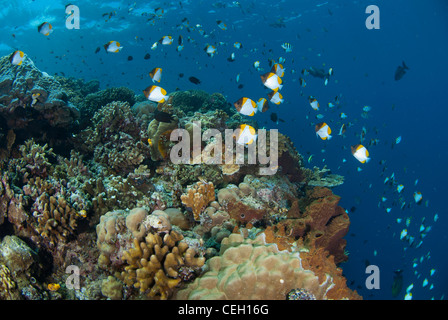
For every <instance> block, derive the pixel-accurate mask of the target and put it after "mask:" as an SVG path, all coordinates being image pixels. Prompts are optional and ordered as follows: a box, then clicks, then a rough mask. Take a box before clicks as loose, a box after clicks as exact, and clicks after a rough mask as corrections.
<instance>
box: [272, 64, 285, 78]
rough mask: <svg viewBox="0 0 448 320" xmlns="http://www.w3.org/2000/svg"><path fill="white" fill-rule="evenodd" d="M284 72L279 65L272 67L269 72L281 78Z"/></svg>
mask: <svg viewBox="0 0 448 320" xmlns="http://www.w3.org/2000/svg"><path fill="white" fill-rule="evenodd" d="M285 70H286V69H285V68H283V66H282V65H281V64H280V63H276V64H274V65H273V66H272V69H271V72H272V73H275V74H276V75H278V76H279V77H280V78H282V77H283V76H284V75H285Z"/></svg>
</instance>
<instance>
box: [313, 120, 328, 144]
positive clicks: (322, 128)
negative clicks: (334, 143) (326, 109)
mask: <svg viewBox="0 0 448 320" xmlns="http://www.w3.org/2000/svg"><path fill="white" fill-rule="evenodd" d="M315 130H316V135H317V136H319V137H320V138H321V139H322V140H327V139H328V140H330V139H331V137H332V136H331V129H330V127H329V126H328V124H326V123H325V122H321V123H318V124H316V127H315Z"/></svg>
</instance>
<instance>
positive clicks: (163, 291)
mask: <svg viewBox="0 0 448 320" xmlns="http://www.w3.org/2000/svg"><path fill="white" fill-rule="evenodd" d="M0 70H2V75H1V76H0V123H1V124H2V126H0V138H1V139H2V140H1V143H0V169H1V173H0V228H1V229H0V231H1V232H2V233H1V234H2V239H0V240H1V242H0V299H111V300H119V299H173V298H182V299H186V298H188V299H259V298H262V299H287V298H288V299H295V300H301V299H302V300H303V299H312V298H315V299H358V298H360V297H359V296H358V295H357V294H356V292H353V291H351V290H350V289H349V288H348V287H347V285H346V280H345V278H344V277H343V275H342V269H341V268H340V267H339V266H338V264H339V263H341V262H343V261H345V260H346V259H347V256H346V254H345V252H344V248H345V245H346V241H345V240H344V239H343V237H344V236H345V234H346V233H347V231H348V228H349V224H350V221H349V217H348V214H347V213H346V212H345V210H344V209H343V208H341V207H340V206H339V205H338V204H339V200H340V198H339V197H338V196H336V195H334V194H333V193H332V191H331V190H330V189H329V188H332V187H334V186H336V185H339V184H341V183H342V182H343V177H341V176H338V175H333V174H331V173H330V171H329V170H328V169H327V168H326V167H324V168H322V169H319V168H314V169H313V170H310V169H307V168H305V167H304V161H303V159H302V157H301V155H300V154H299V153H298V151H297V150H296V148H295V147H294V145H293V143H292V142H291V140H290V139H289V138H288V137H286V136H284V135H282V134H279V139H278V146H276V145H275V144H274V143H272V144H271V140H270V139H271V135H270V134H268V137H267V147H266V148H265V150H263V151H266V155H269V154H270V153H272V152H274V153H275V152H277V151H278V155H279V158H278V170H277V172H276V173H275V174H274V175H271V176H263V175H260V173H259V169H260V167H264V166H265V165H260V164H249V163H248V155H247V154H245V155H244V163H242V164H236V162H235V160H236V145H235V143H234V144H233V146H232V148H233V149H232V150H231V151H233V152H234V156H233V160H234V161H233V163H229V164H224V160H225V157H224V154H222V153H221V154H220V153H219V152H218V153H217V151H219V149H220V148H221V149H222V150H224V149H223V148H224V147H225V144H223V142H222V140H221V139H220V138H224V137H225V133H226V130H227V129H235V128H238V127H239V125H240V124H241V123H243V122H244V123H247V124H250V125H252V126H253V127H254V128H258V124H257V122H256V121H255V120H254V119H253V118H252V119H246V118H245V117H242V115H241V114H239V113H237V112H236V111H235V108H234V107H233V106H232V105H231V104H230V103H228V102H227V101H226V99H225V97H224V96H223V95H222V94H220V93H213V94H208V93H207V92H203V91H196V90H192V91H176V92H173V93H170V95H169V98H168V99H167V101H166V102H164V103H161V104H155V103H153V102H150V101H148V100H145V99H143V98H142V97H143V96H135V95H134V93H133V92H132V91H131V90H129V89H127V88H124V87H121V88H110V89H106V90H102V91H99V88H100V87H99V82H98V81H94V80H91V81H87V82H85V81H83V80H78V79H73V78H66V77H62V76H57V77H51V76H49V75H47V74H45V73H44V72H41V71H39V70H38V69H37V68H36V67H35V66H34V64H33V62H32V61H31V60H30V59H29V57H25V60H24V62H23V64H22V65H21V66H14V65H12V64H11V63H10V62H9V60H8V57H3V58H1V60H0ZM12 79H16V80H15V81H12ZM73 105H75V106H76V107H74V106H73ZM160 112H166V113H169V114H170V115H171V116H172V119H173V120H172V121H171V120H170V119H169V118H170V117H166V115H164V114H161V113H160ZM79 114H81V117H80V116H79ZM164 116H165V117H164ZM157 119H159V120H160V121H159V120H157ZM167 119H168V120H167ZM164 121H170V122H164ZM177 128H182V129H185V130H186V131H187V132H188V133H190V134H192V133H193V131H195V132H196V133H197V132H199V133H201V134H204V133H205V132H206V131H207V130H208V129H217V131H215V133H216V135H215V136H213V137H211V138H210V139H208V140H207V139H204V141H202V139H201V143H200V144H198V148H200V150H196V149H193V147H196V145H193V143H192V140H190V160H192V163H190V164H183V163H173V162H172V161H170V159H169V158H170V157H169V155H170V152H171V150H172V148H173V146H174V145H175V142H174V141H170V135H171V133H172V131H173V130H174V129H177ZM199 157H200V159H199ZM219 157H221V158H219ZM215 160H222V161H221V163H219V161H217V162H214V161H215ZM195 161H197V162H195ZM70 266H78V267H79V271H78V272H79V275H80V277H81V279H82V282H81V283H82V284H81V288H80V289H79V290H70V289H69V288H68V287H67V285H65V284H64V283H66V282H65V281H66V279H67V273H66V268H67V267H70Z"/></svg>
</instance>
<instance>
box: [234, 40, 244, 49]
mask: <svg viewBox="0 0 448 320" xmlns="http://www.w3.org/2000/svg"><path fill="white" fill-rule="evenodd" d="M233 46H234V47H235V48H237V49H241V48H242V47H243V45H242V44H241V43H240V42H235V43H234V44H233Z"/></svg>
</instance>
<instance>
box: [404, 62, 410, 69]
mask: <svg viewBox="0 0 448 320" xmlns="http://www.w3.org/2000/svg"><path fill="white" fill-rule="evenodd" d="M403 68H404V69H406V70H409V68H408V66H407V65H406V63H404V61H403Z"/></svg>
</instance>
